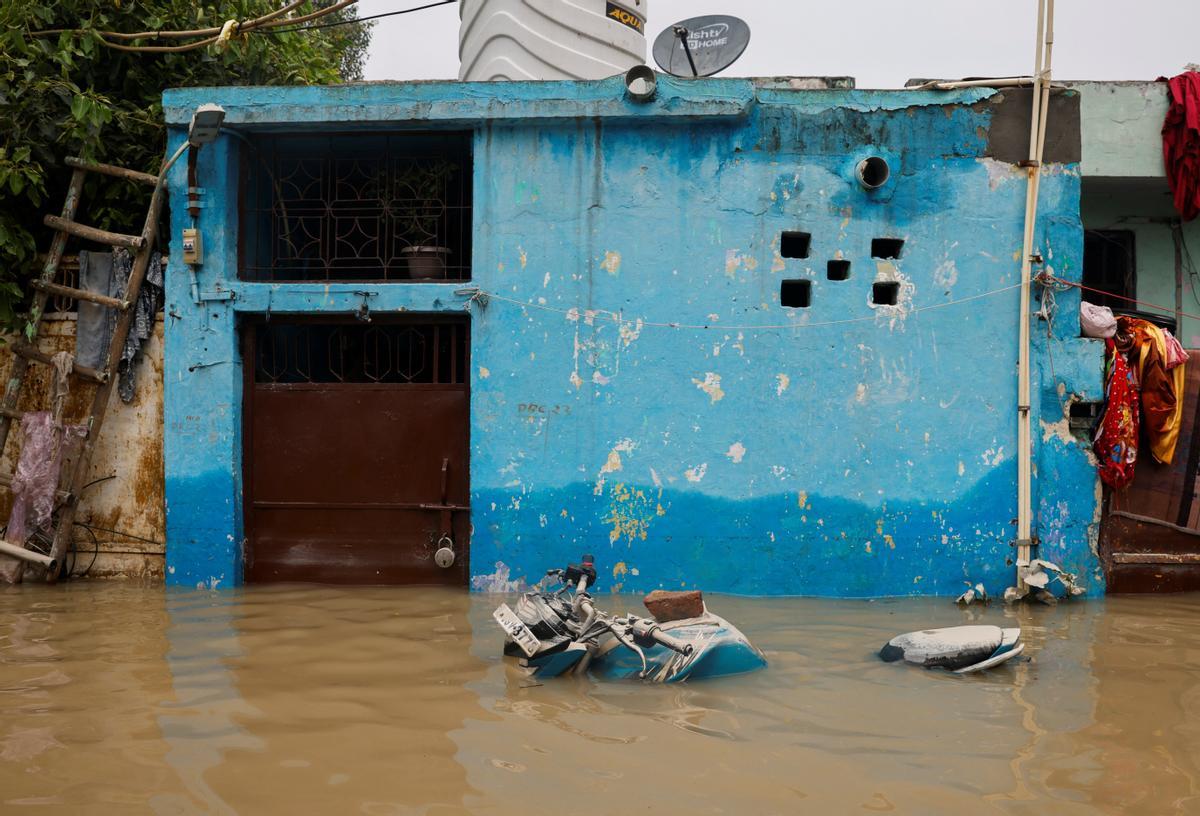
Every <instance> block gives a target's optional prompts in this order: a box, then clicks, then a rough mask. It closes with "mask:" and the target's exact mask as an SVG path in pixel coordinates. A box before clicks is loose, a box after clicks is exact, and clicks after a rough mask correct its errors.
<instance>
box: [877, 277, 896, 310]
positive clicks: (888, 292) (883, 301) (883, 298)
mask: <svg viewBox="0 0 1200 816" xmlns="http://www.w3.org/2000/svg"><path fill="white" fill-rule="evenodd" d="M899 300H900V284H899V283H896V282H895V281H880V282H879V283H873V284H871V302H872V303H874V304H875V305H876V306H895V305H896V303H897V302H898V301H899Z"/></svg>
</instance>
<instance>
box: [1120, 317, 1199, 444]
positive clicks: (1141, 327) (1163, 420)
mask: <svg viewBox="0 0 1200 816" xmlns="http://www.w3.org/2000/svg"><path fill="white" fill-rule="evenodd" d="M1117 333H1118V335H1122V334H1123V335H1127V336H1128V337H1129V338H1130V340H1131V341H1132V343H1133V348H1132V349H1131V350H1130V352H1129V358H1130V359H1129V362H1130V364H1131V366H1132V368H1133V369H1134V370H1135V371H1137V374H1138V381H1139V383H1140V385H1141V392H1142V425H1143V426H1144V427H1145V428H1146V436H1147V437H1148V438H1149V440H1150V454H1151V455H1152V456H1153V457H1154V458H1155V460H1156V461H1158V462H1161V463H1162V464H1164V465H1169V464H1171V460H1172V459H1174V458H1175V446H1176V444H1177V443H1178V442H1179V426H1180V420H1181V419H1182V418H1183V381H1184V366H1182V365H1177V366H1175V367H1173V368H1170V369H1168V368H1167V366H1168V354H1167V339H1166V336H1165V335H1164V334H1163V330H1162V329H1160V328H1159V327H1158V326H1155V325H1154V324H1153V323H1150V322H1149V321H1146V320H1139V319H1137V318H1134V317H1125V316H1122V317H1119V318H1117Z"/></svg>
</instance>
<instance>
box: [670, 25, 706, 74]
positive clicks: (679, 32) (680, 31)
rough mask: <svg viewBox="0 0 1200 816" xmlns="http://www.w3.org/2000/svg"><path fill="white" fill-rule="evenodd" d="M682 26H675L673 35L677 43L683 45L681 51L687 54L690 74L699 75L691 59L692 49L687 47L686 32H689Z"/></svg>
mask: <svg viewBox="0 0 1200 816" xmlns="http://www.w3.org/2000/svg"><path fill="white" fill-rule="evenodd" d="M690 33H691V32H689V31H688V30H687V29H686V28H684V27H683V26H675V36H676V37H678V38H679V44H680V45H682V46H683V53H684V54H686V55H687V58H688V65H690V66H692V76H694V77H696V76H700V72H699V71H697V70H696V61H695V60H693V59H692V49H691V48H689V47H688V34H690Z"/></svg>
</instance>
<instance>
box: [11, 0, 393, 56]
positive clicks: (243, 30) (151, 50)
mask: <svg viewBox="0 0 1200 816" xmlns="http://www.w3.org/2000/svg"><path fill="white" fill-rule="evenodd" d="M306 2H309V0H294V2H292V3H289V4H288V5H287V6H284V7H283V8H281V9H276V10H275V11H273V12H271V13H269V14H264V15H262V16H260V17H255V18H254V19H253V20H247V21H245V22H238V21H237V20H229V21H227V22H226V23H225V24H223V25H221V26H215V27H210V28H200V29H193V30H191V31H141V32H136V33H127V32H119V31H99V32H96V33H97V35H98V36H99V40H100V43H101V44H102V45H104V46H105V47H107V48H111V49H113V50H115V51H126V52H132V53H148V54H165V53H180V52H184V51H194V50H196V49H197V48H204V47H205V46H209V45H212V44H214V43H218V42H221V41H222V40H228V38H229V37H230V36H245V35H246V34H249V33H251V32H253V31H258V32H260V33H274V32H273V31H272V29H275V28H279V27H283V26H288V27H289V28H286V29H284V31H303V30H305V29H306V27H305V26H299V27H295V28H292V26H296V25H297V24H298V23H306V22H308V21H310V20H316V19H319V18H321V17H324V16H326V15H329V14H333V13H334V12H337V11H341V10H342V9H344V8H346V7H348V6H352V5H354V4H355V3H357V2H358V0H339V2H337V3H334V4H333V5H331V6H328V7H326V8H323V9H318V10H317V11H314V12H310V13H309V14H304V15H301V16H299V17H290V18H288V19H286V20H284V19H279V18H280V17H281V16H282V15H283V14H286V13H287V12H289V11H291V10H293V9H296V8H299V7H300V6H301V5H303V4H304V3H306ZM412 10H413V11H416V10H417V9H412ZM401 13H406V12H401ZM345 22H347V23H349V22H354V21H351V20H348V21H345ZM315 27H320V26H315ZM86 30H87V29H81V28H73V29H72V28H57V29H45V30H43V31H31V32H29V36H31V37H42V36H49V35H52V34H66V33H74V34H81V33H84V32H85V31H86ZM280 33H283V32H280ZM209 35H211V36H209ZM187 37H204V39H201V40H197V41H195V42H190V43H183V44H182V45H122V44H120V43H115V42H112V40H113V39H121V40H138V39H184V38H187Z"/></svg>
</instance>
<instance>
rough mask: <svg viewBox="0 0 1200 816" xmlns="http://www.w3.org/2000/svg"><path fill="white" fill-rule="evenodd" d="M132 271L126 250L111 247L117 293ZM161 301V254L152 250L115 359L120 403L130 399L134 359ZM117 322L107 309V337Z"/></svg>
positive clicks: (151, 331) (134, 381) (150, 331)
mask: <svg viewBox="0 0 1200 816" xmlns="http://www.w3.org/2000/svg"><path fill="white" fill-rule="evenodd" d="M132 271H133V256H132V255H130V254H129V250H127V249H114V250H113V285H114V288H116V289H117V291H119V292H124V291H125V289H126V287H127V285H128V284H129V275H130V273H131V272H132ZM162 303H163V269H162V256H161V255H160V254H159V253H157V252H155V253H154V254H153V255H151V256H150V265H149V266H148V267H146V277H145V279H144V280H143V281H142V291H141V292H140V293H138V299H137V302H136V303H135V304H134V305H133V307H132V308H133V323H131V324H130V326H129V334H128V336H126V338H125V348H124V349H122V351H121V359H120V360H119V361H117V372H118V373H119V374H120V376H121V381H120V383H119V384H118V386H117V392H118V393H119V394H120V395H121V401H122V402H133V392H134V388H135V386H136V385H137V362H138V360H140V359H141V356H142V345H143V344H144V343H145V342H146V340H148V339H149V338H150V336H151V335H152V334H154V321H155V315H157V314H158V311H159V309H161V308H162ZM116 325H117V312H116V310H115V309H109V337H112V332H113V331H114V330H115V328H116Z"/></svg>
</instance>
